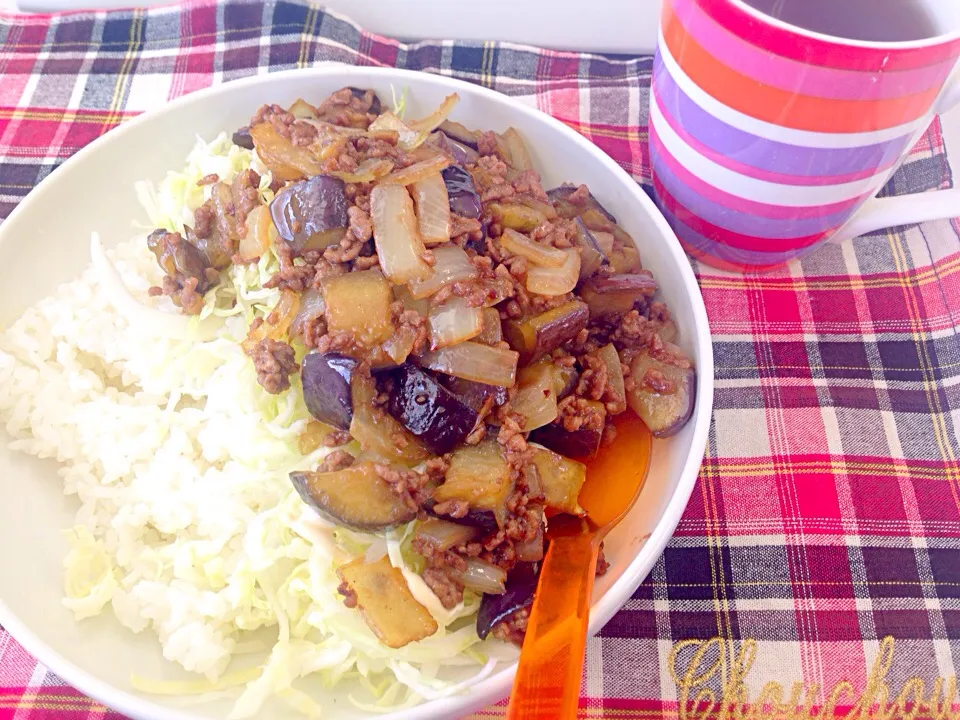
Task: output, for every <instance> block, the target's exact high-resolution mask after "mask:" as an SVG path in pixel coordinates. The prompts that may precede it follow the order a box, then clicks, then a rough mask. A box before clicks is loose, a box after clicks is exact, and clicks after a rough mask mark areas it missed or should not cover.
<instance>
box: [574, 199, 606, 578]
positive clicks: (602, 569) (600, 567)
mask: <svg viewBox="0 0 960 720" xmlns="http://www.w3.org/2000/svg"><path fill="white" fill-rule="evenodd" d="M580 187H583V185H581V186H580ZM609 569H610V563H608V562H607V558H606V557H605V556H604V554H603V543H600V552H599V554H598V555H597V577H600V576H601V575H606V574H607V570H609Z"/></svg>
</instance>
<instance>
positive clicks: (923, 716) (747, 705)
mask: <svg viewBox="0 0 960 720" xmlns="http://www.w3.org/2000/svg"><path fill="white" fill-rule="evenodd" d="M894 651H895V643H894V639H893V638H892V637H885V638H883V640H881V641H880V644H879V647H878V651H877V656H876V658H874V661H873V663H872V665H871V667H870V672H869V674H868V675H867V681H866V684H865V685H864V687H863V691H862V692H861V693H860V694H859V695H857V692H856V690H855V689H854V687H853V684H852V683H850V682H849V681H848V680H840V681H839V682H837V683H836V684H835V685H834V686H833V687H832V688H830V689H829V691H827V689H826V688H823V693H822V694H821V692H820V691H821V688H820V685H819V684H818V683H811V684H810V685H806V684H804V683H802V682H796V681H795V682H793V683H792V684H791V687H790V694H789V695H786V693H785V692H784V688H783V686H782V685H781V684H780V683H779V682H777V681H775V680H771V681H769V682H767V683H766V684H765V685H764V686H763V688H762V689H761V690H760V692H759V694H758V695H757V697H756V699H754V700H751V698H750V691H749V688H748V684H747V676H748V675H749V674H750V671H751V670H752V669H753V665H754V663H755V662H756V659H757V642H756V641H755V640H753V639H749V638H748V639H745V640H742V641H739V642H734V641H732V640H727V639H725V638H719V637H715V638H711V639H709V640H684V641H682V642H679V643H677V644H676V645H674V647H673V649H672V650H671V651H670V656H669V658H668V663H669V671H670V675H671V677H672V679H673V682H674V683H675V684H676V686H677V701H678V713H679V717H680V720H834V718H835V717H836V714H837V708H838V707H839V708H846V707H849V710H847V712H846V713H845V715H844V718H845V719H846V720H960V712H956V711H955V710H954V704H955V703H956V702H957V678H956V676H953V677H950V678H942V677H937V678H933V680H932V683H931V685H930V687H929V694H927V685H926V684H925V683H924V681H923V680H922V679H921V678H919V677H911V678H909V679H908V680H907V681H906V682H905V683H904V684H903V687H901V688H900V691H899V692H897V693H896V695H895V696H894V695H893V693H892V692H891V689H890V687H889V686H888V685H887V682H886V677H887V673H888V672H889V671H890V667H891V666H892V665H893V656H894ZM681 654H683V656H684V658H683V659H682V658H681ZM684 659H685V661H684ZM821 697H822V698H823V700H822V704H820V703H818V698H821ZM891 697H892V700H891Z"/></svg>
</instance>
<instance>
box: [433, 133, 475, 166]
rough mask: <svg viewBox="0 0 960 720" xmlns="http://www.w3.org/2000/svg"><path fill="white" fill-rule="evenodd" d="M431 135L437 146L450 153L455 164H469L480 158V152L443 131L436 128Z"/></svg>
mask: <svg viewBox="0 0 960 720" xmlns="http://www.w3.org/2000/svg"><path fill="white" fill-rule="evenodd" d="M432 137H433V138H434V140H435V141H436V145H437V147H438V148H440V149H441V150H443V151H444V152H445V153H447V154H448V155H450V157H452V158H453V161H454V162H455V163H456V164H457V165H470V164H471V163H475V162H476V161H477V160H478V159H479V158H480V154H479V153H478V152H477V151H476V150H474V149H473V148H472V147H470V146H469V145H464V144H463V143H460V142H457V141H456V140H453V139H452V138H450V137H449V136H448V135H447V134H446V133H444V132H441V131H439V130H437V131H436V132H435V133H433V136H432Z"/></svg>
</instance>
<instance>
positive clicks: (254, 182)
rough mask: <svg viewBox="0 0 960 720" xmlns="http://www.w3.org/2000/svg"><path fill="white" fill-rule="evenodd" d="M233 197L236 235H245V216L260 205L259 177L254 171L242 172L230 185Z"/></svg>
mask: <svg viewBox="0 0 960 720" xmlns="http://www.w3.org/2000/svg"><path fill="white" fill-rule="evenodd" d="M230 192H231V194H232V195H233V204H234V208H233V215H234V217H235V218H236V222H237V234H239V235H240V237H245V236H246V234H247V226H246V222H247V215H249V214H250V213H251V212H252V211H253V209H254V208H256V207H259V205H260V176H259V175H258V174H257V173H256V172H255V171H254V170H242V171H241V172H239V173H238V174H237V176H236V177H235V178H234V179H233V182H232V183H231V184H230Z"/></svg>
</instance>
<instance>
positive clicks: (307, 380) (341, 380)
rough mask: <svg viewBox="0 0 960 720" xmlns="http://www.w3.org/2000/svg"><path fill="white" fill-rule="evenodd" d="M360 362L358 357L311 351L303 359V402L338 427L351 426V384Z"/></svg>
mask: <svg viewBox="0 0 960 720" xmlns="http://www.w3.org/2000/svg"><path fill="white" fill-rule="evenodd" d="M359 364H360V361H359V360H357V359H355V358H352V357H349V356H347V355H343V354H342V353H336V352H328V353H317V352H312V353H309V354H308V355H307V356H306V357H304V358H303V369H302V370H301V372H300V378H301V380H302V382H303V401H304V403H305V404H306V406H307V411H308V412H309V413H310V414H311V415H313V417H315V418H316V419H317V420H319V421H320V422H324V423H327V425H332V426H333V427H335V428H338V429H340V430H349V429H350V421H351V420H353V398H352V396H351V390H350V383H351V380H352V379H353V373H354V371H355V370H356V369H357V365H359Z"/></svg>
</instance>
